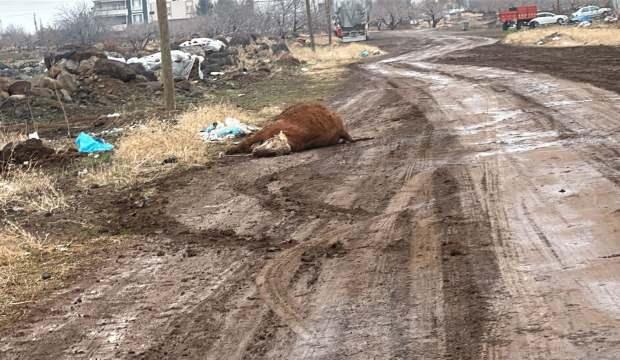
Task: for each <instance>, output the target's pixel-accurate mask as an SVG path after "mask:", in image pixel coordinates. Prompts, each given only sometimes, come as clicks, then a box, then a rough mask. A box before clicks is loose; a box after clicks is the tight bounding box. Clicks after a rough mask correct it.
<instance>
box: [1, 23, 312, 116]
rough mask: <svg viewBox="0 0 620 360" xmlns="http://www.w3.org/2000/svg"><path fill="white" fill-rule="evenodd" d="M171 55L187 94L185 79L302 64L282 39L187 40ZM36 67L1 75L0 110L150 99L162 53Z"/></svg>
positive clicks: (84, 54)
mask: <svg viewBox="0 0 620 360" xmlns="http://www.w3.org/2000/svg"><path fill="white" fill-rule="evenodd" d="M172 57H173V74H174V77H175V80H177V85H178V86H177V87H178V88H179V89H181V90H187V91H189V92H190V93H192V94H193V93H194V92H192V84H191V82H189V81H187V80H192V81H193V80H201V79H204V78H208V77H216V78H217V77H222V76H224V75H226V74H239V73H242V74H246V73H251V72H257V73H258V72H260V73H270V72H271V71H272V70H273V68H275V67H282V66H297V65H300V64H301V63H300V61H299V60H297V59H295V58H294V57H293V56H292V55H291V54H290V51H289V48H288V47H287V45H286V43H285V42H284V41H283V40H278V39H270V38H266V37H259V36H256V35H252V34H237V35H235V36H232V37H221V38H218V39H209V38H195V39H191V40H189V41H186V42H184V43H181V44H179V46H178V50H173V52H172ZM30 65H33V66H34V64H30ZM40 66H41V67H42V68H43V69H44V70H43V71H41V70H40V69H37V70H33V74H34V73H42V74H41V75H39V76H35V77H34V78H29V79H28V80H25V79H23V78H22V79H20V78H19V77H1V76H0V109H2V107H6V106H8V105H10V104H11V103H13V104H16V105H19V104H22V103H28V104H31V103H32V101H31V100H32V99H34V100H35V104H36V103H37V102H38V103H39V104H41V105H42V106H43V108H45V107H49V106H52V107H58V106H59V105H60V101H58V99H61V100H62V101H63V102H64V103H73V104H79V105H82V104H95V103H96V104H102V105H105V106H112V105H115V104H118V103H119V102H121V103H122V102H125V101H127V98H128V97H130V96H137V95H139V96H142V95H144V96H149V94H152V93H155V94H156V93H157V92H159V91H161V84H160V83H159V81H158V77H159V71H160V67H161V53H155V54H151V55H148V56H144V57H140V58H130V59H125V57H124V55H123V54H119V53H110V52H106V51H102V50H98V49H95V48H88V49H71V50H64V51H59V52H56V53H52V54H48V55H46V56H45V57H44V59H43V61H41V64H40ZM26 78H28V77H26ZM131 84H135V85H131ZM136 89H144V90H145V91H136ZM132 94H133V95H132ZM23 100H26V101H23ZM7 104H8V105H7ZM28 104H27V105H28ZM28 106H30V105H28ZM60 106H61V105H60ZM23 107H24V109H27V110H23V111H31V110H30V109H29V107H26V106H23ZM13 108H14V109H16V108H17V106H14V107H13Z"/></svg>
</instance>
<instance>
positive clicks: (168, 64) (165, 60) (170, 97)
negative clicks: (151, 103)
mask: <svg viewBox="0 0 620 360" xmlns="http://www.w3.org/2000/svg"><path fill="white" fill-rule="evenodd" d="M157 22H158V23H159V43H160V48H161V81H162V82H163V83H164V104H165V105H166V110H168V111H172V110H174V109H175V101H174V79H172V56H171V55H170V34H169V33H168V9H167V8H166V0H157Z"/></svg>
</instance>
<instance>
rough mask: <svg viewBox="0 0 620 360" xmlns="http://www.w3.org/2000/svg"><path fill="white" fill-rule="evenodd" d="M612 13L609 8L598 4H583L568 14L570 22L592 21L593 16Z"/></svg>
mask: <svg viewBox="0 0 620 360" xmlns="http://www.w3.org/2000/svg"><path fill="white" fill-rule="evenodd" d="M611 13H612V10H611V9H610V8H602V7H598V6H594V5H591V6H584V7H582V8H580V9H579V10H577V11H575V12H574V13H572V14H571V16H570V21H571V22H582V21H592V19H593V18H597V17H604V16H607V15H609V14H611Z"/></svg>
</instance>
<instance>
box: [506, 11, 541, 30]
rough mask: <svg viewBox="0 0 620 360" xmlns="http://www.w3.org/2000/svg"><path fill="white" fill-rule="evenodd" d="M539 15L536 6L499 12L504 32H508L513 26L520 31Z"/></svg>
mask: <svg viewBox="0 0 620 360" xmlns="http://www.w3.org/2000/svg"><path fill="white" fill-rule="evenodd" d="M537 13H538V7H536V5H527V6H517V7H511V8H509V9H508V10H501V11H500V12H499V21H500V22H501V23H502V28H503V29H504V30H508V28H509V27H511V26H513V25H516V26H517V29H520V28H521V26H523V25H527V23H528V22H530V20H532V19H534V18H535V17H536V14H537Z"/></svg>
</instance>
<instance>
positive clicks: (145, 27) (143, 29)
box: [123, 23, 157, 51]
mask: <svg viewBox="0 0 620 360" xmlns="http://www.w3.org/2000/svg"><path fill="white" fill-rule="evenodd" d="M123 34H125V38H126V41H127V42H128V43H129V45H131V48H132V49H133V50H134V51H142V50H144V49H146V47H147V46H148V45H149V43H150V42H151V41H153V40H155V38H156V37H157V28H156V26H155V24H152V23H151V24H135V25H129V26H128V27H127V31H124V32H123Z"/></svg>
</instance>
